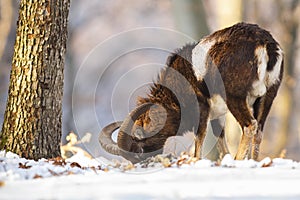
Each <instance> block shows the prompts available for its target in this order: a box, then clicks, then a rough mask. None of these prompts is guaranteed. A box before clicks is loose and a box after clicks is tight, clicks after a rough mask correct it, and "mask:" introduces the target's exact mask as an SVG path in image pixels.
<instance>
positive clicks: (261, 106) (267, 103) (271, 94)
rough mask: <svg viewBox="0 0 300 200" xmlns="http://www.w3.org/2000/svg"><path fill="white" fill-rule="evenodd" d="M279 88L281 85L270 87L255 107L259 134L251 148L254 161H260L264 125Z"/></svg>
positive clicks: (256, 135) (254, 138) (255, 136)
mask: <svg viewBox="0 0 300 200" xmlns="http://www.w3.org/2000/svg"><path fill="white" fill-rule="evenodd" d="M278 88H279V83H277V84H275V85H273V86H272V87H270V88H269V89H268V90H267V93H266V94H265V95H264V96H263V97H261V98H259V99H258V100H257V101H256V102H255V103H254V105H253V110H254V117H255V118H256V119H257V122H258V129H257V133H256V134H255V135H254V137H253V140H252V148H251V158H252V159H254V160H257V159H258V156H259V148H260V143H261V141H262V137H263V128H264V124H265V122H266V118H267V116H268V114H269V112H270V109H271V106H272V103H273V100H274V98H275V96H276V94H277V91H278Z"/></svg>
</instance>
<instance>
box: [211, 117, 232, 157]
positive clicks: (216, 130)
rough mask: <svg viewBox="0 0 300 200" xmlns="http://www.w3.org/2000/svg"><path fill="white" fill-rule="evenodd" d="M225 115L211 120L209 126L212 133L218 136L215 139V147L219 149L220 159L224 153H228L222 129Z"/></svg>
mask: <svg viewBox="0 0 300 200" xmlns="http://www.w3.org/2000/svg"><path fill="white" fill-rule="evenodd" d="M224 123H225V116H222V117H220V118H218V119H213V120H211V127H212V130H213V134H214V136H215V137H217V138H218V140H217V149H218V151H219V158H220V159H222V158H223V157H224V156H225V155H226V154H229V150H228V146H227V142H226V139H225V131H224Z"/></svg>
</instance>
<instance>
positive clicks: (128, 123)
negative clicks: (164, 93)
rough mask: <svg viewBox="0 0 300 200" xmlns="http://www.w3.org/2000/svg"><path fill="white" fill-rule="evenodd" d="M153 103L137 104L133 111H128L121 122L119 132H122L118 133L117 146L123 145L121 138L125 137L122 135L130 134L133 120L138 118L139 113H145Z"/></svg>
mask: <svg viewBox="0 0 300 200" xmlns="http://www.w3.org/2000/svg"><path fill="white" fill-rule="evenodd" d="M153 105H154V104H153V103H145V104H142V105H140V106H138V107H137V108H135V109H134V110H133V111H131V112H130V113H129V115H128V116H127V117H126V118H125V120H124V121H123V123H122V125H121V127H120V133H122V134H119V135H118V145H119V146H121V147H122V146H123V145H122V143H123V139H125V138H123V137H124V136H123V135H124V134H127V135H130V136H131V129H132V126H133V124H134V122H135V121H136V120H137V119H138V117H139V116H140V115H141V114H143V113H145V112H146V111H147V110H149V108H150V107H151V106H153ZM124 142H126V141H124Z"/></svg>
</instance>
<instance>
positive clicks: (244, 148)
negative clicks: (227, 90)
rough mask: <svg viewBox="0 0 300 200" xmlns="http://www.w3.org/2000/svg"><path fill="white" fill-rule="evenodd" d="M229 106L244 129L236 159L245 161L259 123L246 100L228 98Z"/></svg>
mask: <svg viewBox="0 0 300 200" xmlns="http://www.w3.org/2000/svg"><path fill="white" fill-rule="evenodd" d="M227 106H228V108H229V110H230V112H231V113H232V114H233V116H234V117H235V118H236V120H237V121H238V122H239V124H240V126H241V127H242V129H243V134H242V139H241V142H240V144H239V147H238V151H237V154H236V157H235V159H237V160H243V159H245V157H246V156H247V154H248V152H249V149H250V144H251V141H252V138H253V135H254V134H255V133H256V131H257V121H256V120H255V119H254V117H253V115H252V113H251V110H250V109H249V106H248V105H247V101H246V98H242V99H241V98H237V97H230V96H227Z"/></svg>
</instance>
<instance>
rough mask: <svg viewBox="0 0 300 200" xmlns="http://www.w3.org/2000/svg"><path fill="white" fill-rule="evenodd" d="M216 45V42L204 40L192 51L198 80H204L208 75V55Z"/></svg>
mask: <svg viewBox="0 0 300 200" xmlns="http://www.w3.org/2000/svg"><path fill="white" fill-rule="evenodd" d="M214 44H215V40H212V41H208V40H205V39H204V40H201V41H200V42H199V44H197V46H195V48H194V49H193V51H192V64H193V69H194V72H195V75H196V77H197V79H198V80H202V79H203V77H204V76H205V74H206V59H207V53H208V51H209V49H210V48H211V47H212V45H214Z"/></svg>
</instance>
